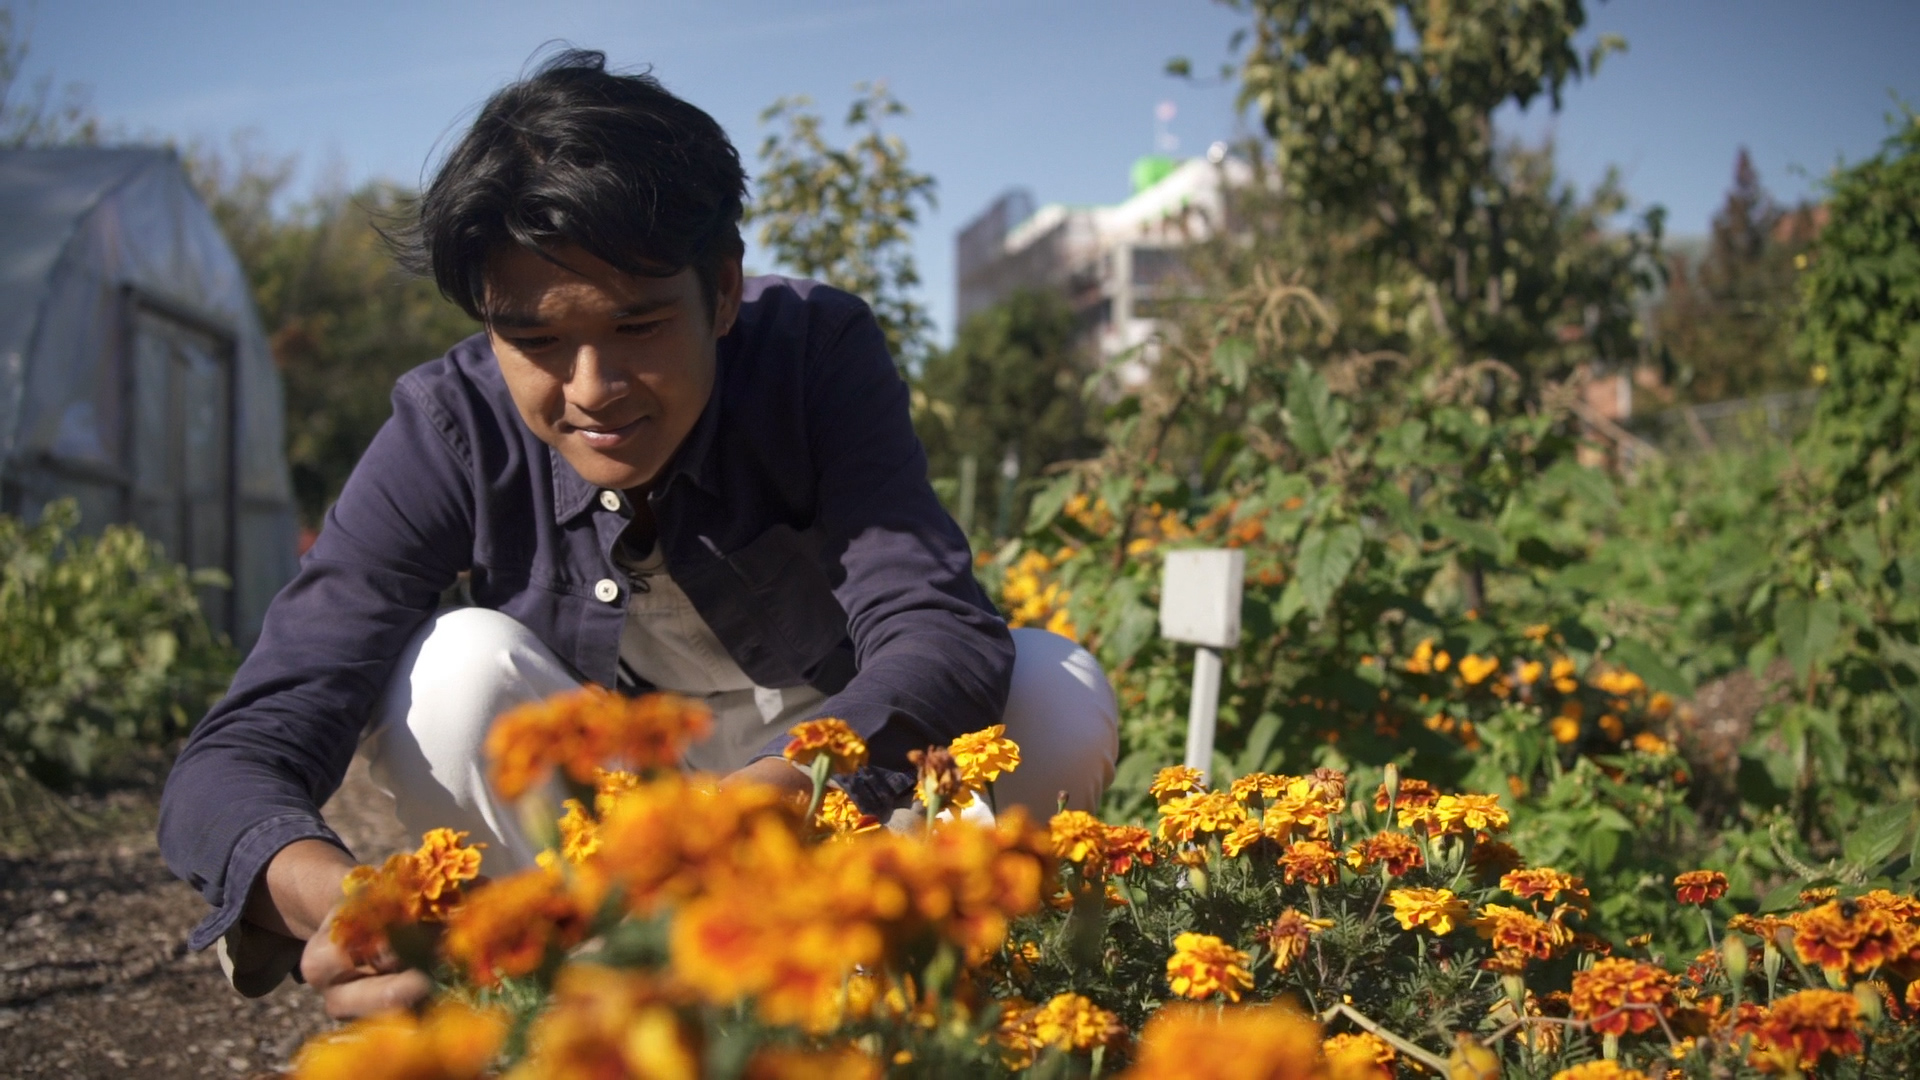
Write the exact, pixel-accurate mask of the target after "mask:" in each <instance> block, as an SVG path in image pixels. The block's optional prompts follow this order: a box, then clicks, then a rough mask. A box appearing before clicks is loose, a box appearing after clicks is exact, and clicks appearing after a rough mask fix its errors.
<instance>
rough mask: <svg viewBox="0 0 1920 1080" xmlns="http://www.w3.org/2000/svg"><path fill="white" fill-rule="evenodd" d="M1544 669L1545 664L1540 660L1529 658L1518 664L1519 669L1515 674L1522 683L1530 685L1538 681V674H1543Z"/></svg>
mask: <svg viewBox="0 0 1920 1080" xmlns="http://www.w3.org/2000/svg"><path fill="white" fill-rule="evenodd" d="M1546 670H1547V668H1546V665H1545V664H1542V663H1541V662H1540V661H1538V660H1529V661H1527V662H1526V663H1524V664H1521V665H1520V670H1519V671H1518V672H1517V673H1516V674H1517V675H1518V677H1519V679H1520V681H1521V682H1522V683H1525V684H1526V685H1528V686H1532V685H1533V684H1534V683H1537V682H1539V681H1540V676H1541V675H1543V674H1545V673H1546Z"/></svg>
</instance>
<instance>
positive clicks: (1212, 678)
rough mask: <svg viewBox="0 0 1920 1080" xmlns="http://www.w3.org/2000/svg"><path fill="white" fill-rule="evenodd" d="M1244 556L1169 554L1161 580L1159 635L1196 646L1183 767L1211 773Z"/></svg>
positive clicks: (1216, 551) (1210, 551)
mask: <svg viewBox="0 0 1920 1080" xmlns="http://www.w3.org/2000/svg"><path fill="white" fill-rule="evenodd" d="M1246 577H1247V553H1246V552H1244V551H1239V550H1236V549H1229V548H1202V549H1197V550H1188V551H1169V552H1167V554H1166V572H1165V576H1164V577H1163V578H1162V579H1161V582H1160V636H1161V637H1163V638H1166V639H1167V640H1168V641H1178V642H1182V643H1184V644H1188V645H1196V646H1198V648H1197V649H1195V650H1194V655H1193V701H1192V704H1191V705H1190V706H1189V707H1188V709H1187V765H1188V767H1190V768H1194V769H1198V770H1200V774H1201V776H1203V777H1209V778H1211V774H1212V772H1213V732H1214V724H1215V721H1216V720H1217V719H1218V716H1219V712H1220V673H1221V672H1220V652H1219V650H1221V649H1231V648H1233V647H1234V646H1236V645H1238V644H1240V594H1241V592H1242V590H1243V589H1244V588H1245V585H1246Z"/></svg>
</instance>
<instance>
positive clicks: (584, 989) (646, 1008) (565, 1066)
mask: <svg viewBox="0 0 1920 1080" xmlns="http://www.w3.org/2000/svg"><path fill="white" fill-rule="evenodd" d="M677 1004H678V1003H677V1002H676V1001H675V1000H674V997H673V995H672V993H671V992H670V991H669V990H667V989H666V988H665V987H663V986H662V985H661V984H660V983H659V981H658V980H657V979H655V978H652V977H650V976H648V975H646V974H643V973H639V972H633V971H623V970H621V969H618V968H613V967H609V966H606V965H603V964H569V965H567V966H566V967H564V968H562V969H561V970H560V974H559V977H558V978H557V979H556V980H555V982H554V987H553V994H552V997H551V998H550V999H549V1002H548V1007H547V1009H546V1010H545V1011H544V1012H542V1013H541V1014H540V1016H539V1017H538V1018H537V1019H535V1020H534V1022H533V1025H532V1027H531V1029H530V1030H529V1032H528V1040H527V1041H528V1044H529V1046H530V1047H531V1053H529V1054H528V1056H527V1059H526V1061H525V1062H524V1063H523V1064H522V1066H521V1068H520V1069H516V1070H515V1072H514V1073H513V1075H515V1076H521V1075H523V1074H524V1075H528V1076H554V1077H559V1076H568V1077H572V1076H581V1077H584V1076H647V1077H663V1078H665V1077H684V1078H687V1080H692V1078H694V1077H697V1076H699V1075H700V1057H701V1049H702V1048H701V1045H700V1032H699V1030H698V1027H697V1026H696V1025H694V1024H692V1023H690V1022H689V1021H688V1020H687V1019H686V1018H685V1017H683V1016H682V1015H681V1012H680V1010H679V1008H678V1007H677ZM523 1070H524V1073H523ZM801 1075H804V1074H801Z"/></svg>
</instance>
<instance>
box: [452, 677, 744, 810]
mask: <svg viewBox="0 0 1920 1080" xmlns="http://www.w3.org/2000/svg"><path fill="white" fill-rule="evenodd" d="M712 726H713V714H712V713H710V712H708V711H707V707H706V706H705V705H702V704H700V703H699V702H697V701H692V700H690V699H687V698H683V697H679V696H678V695H675V694H646V695H643V696H641V697H637V698H628V697H626V696H624V695H622V694H617V693H614V692H613V691H611V690H605V689H602V688H600V687H598V686H593V685H588V686H583V687H581V688H580V689H579V690H576V691H572V692H570V693H565V694H556V695H554V696H553V697H550V698H548V699H546V700H545V701H536V702H532V703H529V704H526V705H522V706H520V707H518V708H516V709H512V710H510V711H508V712H506V713H504V714H502V715H501V716H500V717H499V718H498V719H497V720H495V721H494V722H493V727H492V728H491V729H490V730H489V731H488V732H487V741H486V754H487V759H488V760H489V761H490V762H492V767H491V772H490V778H491V780H492V782H493V788H494V790H495V791H497V792H499V793H500V795H501V796H502V797H503V798H507V799H517V798H519V797H520V796H521V795H523V794H525V793H526V792H527V791H528V790H529V789H531V788H533V787H535V786H536V785H539V784H541V783H544V782H545V781H546V779H547V777H548V776H549V775H551V774H552V772H553V770H554V769H555V768H556V767H558V768H562V769H565V770H566V773H567V775H568V776H570V777H572V778H573V780H574V781H575V782H576V783H581V784H588V783H592V782H593V781H594V779H595V777H596V776H597V775H598V774H599V773H600V771H601V767H602V766H603V765H606V764H608V763H612V762H619V763H621V764H624V765H628V766H630V767H632V768H636V769H671V768H674V767H676V766H677V765H678V764H679V762H680V755H681V754H682V753H684V752H685V751H686V748H687V747H688V746H690V745H692V744H693V743H694V742H696V741H698V740H700V739H702V738H704V737H705V736H706V734H707V732H708V731H709V730H710V729H711V728H712Z"/></svg>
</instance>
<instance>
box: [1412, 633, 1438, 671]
mask: <svg viewBox="0 0 1920 1080" xmlns="http://www.w3.org/2000/svg"><path fill="white" fill-rule="evenodd" d="M1406 668H1407V671H1408V672H1409V673H1410V674H1414V675H1430V674H1432V673H1433V639H1432V638H1428V639H1427V640H1425V641H1422V642H1421V643H1420V644H1418V645H1415V646H1414V647H1413V655H1412V656H1409V657H1407V664H1406Z"/></svg>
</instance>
